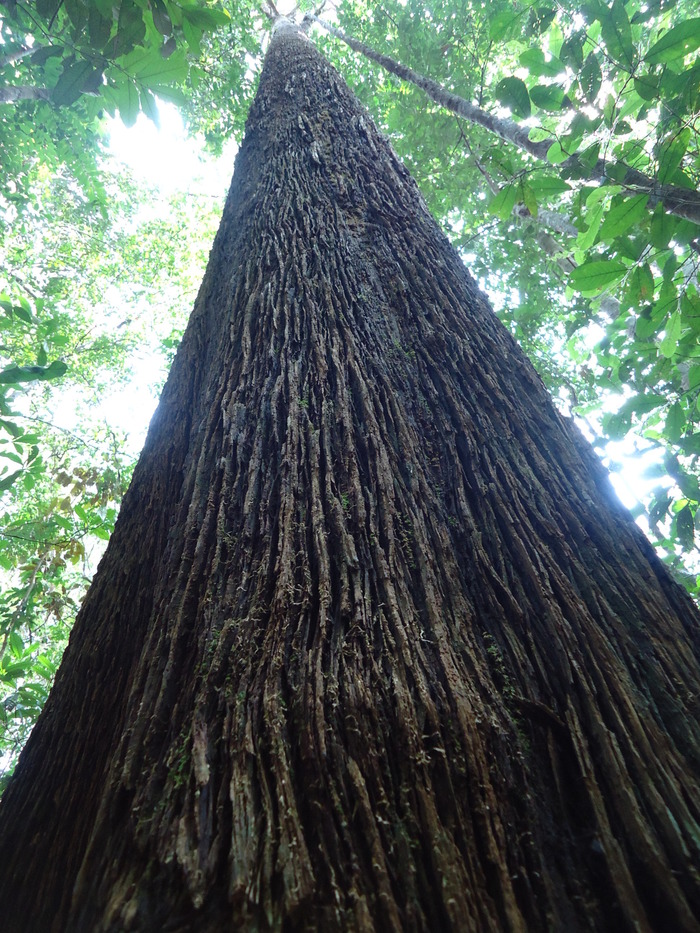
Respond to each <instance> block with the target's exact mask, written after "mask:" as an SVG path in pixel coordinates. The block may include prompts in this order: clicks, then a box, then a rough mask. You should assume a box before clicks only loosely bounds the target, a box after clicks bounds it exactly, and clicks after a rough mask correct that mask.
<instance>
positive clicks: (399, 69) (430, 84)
mask: <svg viewBox="0 0 700 933" xmlns="http://www.w3.org/2000/svg"><path fill="white" fill-rule="evenodd" d="M305 20H306V21H308V22H313V23H318V25H319V26H321V27H322V28H323V29H325V30H326V32H328V33H330V35H332V36H335V37H336V39H340V41H341V42H344V43H345V44H346V45H347V46H349V48H351V49H353V50H354V51H355V52H359V53H360V54H361V55H364V56H365V58H369V59H370V61H373V62H376V63H377V64H378V65H381V67H382V68H384V69H386V71H389V72H391V74H394V75H396V76H397V77H398V78H401V79H402V80H403V81H408V82H410V83H411V84H415V86H416V87H419V88H420V89H421V90H422V91H423V92H424V93H425V94H427V96H428V97H429V98H430V99H431V100H433V101H435V103H436V104H439V105H440V106H441V107H444V108H445V109H446V110H449V111H451V112H452V113H455V114H457V116H460V117H464V119H465V120H469V121H470V123H476V124H477V125H478V126H483V127H484V129H486V130H488V131H489V132H490V133H495V134H496V136H499V137H500V138H501V139H503V140H505V141H506V142H509V143H512V144H513V145H514V146H517V147H518V149H522V150H523V152H527V153H529V154H530V155H531V156H534V157H535V158H536V159H540V160H541V161H542V162H547V164H548V165H549V164H550V163H549V160H548V159H547V153H548V151H549V147H550V146H551V145H552V141H551V140H546V139H544V140H540V141H538V142H533V141H532V140H531V139H530V136H529V132H530V131H529V129H528V128H527V127H522V126H520V125H519V124H517V123H515V122H514V121H513V120H506V119H504V118H503V117H497V116H495V115H494V114H492V113H489V112H488V111H486V110H482V109H481V107H477V106H476V105H475V104H471V103H470V102H469V101H468V100H465V99H464V98H463V97H460V96H459V95H458V94H453V93H452V92H451V91H448V90H446V89H445V88H444V87H442V85H440V84H438V83H437V81H433V80H432V78H427V77H426V76H425V75H422V74H420V73H419V72H417V71H414V70H413V69H412V68H408V67H407V66H406V65H403V64H401V62H397V61H396V60H395V59H393V58H391V56H389V55H383V54H382V53H381V52H377V51H375V50H374V49H373V48H371V47H370V46H369V45H366V44H365V43H364V42H360V41H358V40H357V39H353V37H352V36H349V35H347V33H345V32H343V30H342V29H338V28H337V27H336V26H332V25H331V24H330V23H327V22H325V21H324V20H322V19H320V18H319V17H318V16H314V15H313V14H310V13H309V14H307V15H306V17H305ZM569 164H576V165H577V166H578V167H579V168H580V163H579V162H578V161H577V159H576V156H575V155H574V156H571V158H570V159H567V160H566V161H565V162H564V163H562V166H561V167H562V168H564V169H565V168H566V167H567V165H569ZM622 164H623V163H620V162H609V161H608V160H606V159H598V160H597V161H596V163H595V165H594V166H592V167H591V168H590V169H589V170H588V173H587V178H588V179H589V181H601V182H602V181H609V180H613V181H614V182H615V184H618V185H622V186H624V187H626V188H629V189H630V191H631V192H633V193H635V194H639V193H648V194H649V209H650V210H653V208H654V207H656V205H657V204H659V203H661V204H663V205H664V207H665V208H666V210H667V211H668V212H669V213H670V214H676V215H677V216H678V217H683V218H684V219H685V220H692V221H693V223H696V224H700V193H699V192H697V191H694V190H693V189H691V188H680V187H679V186H678V185H662V184H660V183H659V182H658V181H656V179H654V178H650V177H649V176H648V175H645V174H644V173H643V172H639V171H637V169H634V168H630V167H629V166H628V165H625V166H624V169H625V173H624V175H623V176H622V178H620V177H619V173H618V171H617V170H618V169H619V168H620V166H621V165H622Z"/></svg>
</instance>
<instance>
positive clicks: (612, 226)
mask: <svg viewBox="0 0 700 933" xmlns="http://www.w3.org/2000/svg"><path fill="white" fill-rule="evenodd" d="M648 201H649V195H648V194H637V195H633V196H632V197H631V198H624V197H623V199H622V202H621V203H620V204H617V205H615V206H614V207H611V208H610V210H609V211H608V214H607V216H606V218H605V220H604V221H603V224H602V226H601V228H600V232H599V234H598V239H600V240H612V239H614V238H615V237H616V236H620V234H621V233H625V231H627V230H629V228H630V227H631V226H633V225H634V224H636V223H638V222H639V221H640V220H641V219H642V217H644V216H646V213H647V203H648Z"/></svg>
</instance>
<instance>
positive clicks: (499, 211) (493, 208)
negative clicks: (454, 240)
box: [0, 185, 518, 375]
mask: <svg viewBox="0 0 700 933" xmlns="http://www.w3.org/2000/svg"><path fill="white" fill-rule="evenodd" d="M517 199H518V186H517V185H505V186H504V187H503V188H501V190H500V191H499V192H498V194H497V195H496V197H495V198H494V199H493V201H491V203H490V204H489V211H490V212H491V213H492V214H496V215H497V216H498V217H500V218H501V220H506V219H507V218H508V217H510V214H511V212H512V210H513V208H514V207H515V202H516V201H517ZM0 375H1V374H0Z"/></svg>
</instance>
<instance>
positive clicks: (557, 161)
mask: <svg viewBox="0 0 700 933" xmlns="http://www.w3.org/2000/svg"><path fill="white" fill-rule="evenodd" d="M570 154H571V153H569V152H564V150H563V149H562V145H561V143H560V142H559V140H558V139H555V141H554V142H553V143H552V145H551V146H550V147H549V149H548V150H547V161H548V162H551V163H552V165H561V163H562V162H566V160H567V159H568V158H569V155H570Z"/></svg>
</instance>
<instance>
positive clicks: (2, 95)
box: [0, 85, 51, 104]
mask: <svg viewBox="0 0 700 933" xmlns="http://www.w3.org/2000/svg"><path fill="white" fill-rule="evenodd" d="M50 98H51V91H50V90H49V89H48V88H47V87H30V86H27V85H20V86H17V85H15V86H12V85H10V86H9V87H0V104H14V103H15V102H16V101H18V100H49V99H50Z"/></svg>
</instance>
